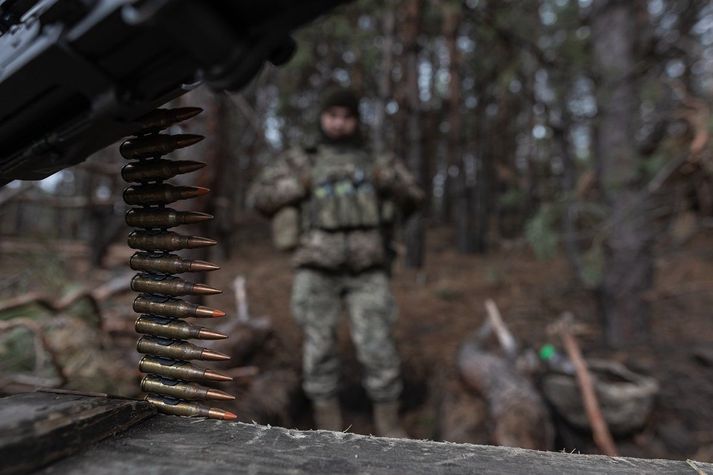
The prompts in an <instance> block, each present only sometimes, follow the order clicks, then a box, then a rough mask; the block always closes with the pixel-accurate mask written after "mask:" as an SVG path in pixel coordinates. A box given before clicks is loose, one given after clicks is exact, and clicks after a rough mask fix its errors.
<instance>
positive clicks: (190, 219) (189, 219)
mask: <svg viewBox="0 0 713 475" xmlns="http://www.w3.org/2000/svg"><path fill="white" fill-rule="evenodd" d="M183 213H184V215H183V224H198V223H203V222H205V221H210V220H211V219H213V215H212V214H208V213H201V212H199V211H184V212H183Z"/></svg>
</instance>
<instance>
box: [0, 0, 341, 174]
mask: <svg viewBox="0 0 713 475" xmlns="http://www.w3.org/2000/svg"><path fill="white" fill-rule="evenodd" d="M346 1H348V0H300V1H295V0H4V1H0V185H4V184H5V183H7V182H9V181H11V180H14V179H23V180H38V179H42V178H45V177H47V176H49V175H51V174H53V173H55V172H57V171H59V170H61V169H63V168H66V167H68V166H71V165H74V164H76V163H79V162H81V161H82V160H84V159H86V157H88V156H89V155H90V154H92V153H93V152H95V151H97V150H99V149H101V148H103V147H106V146H107V145H109V144H111V143H113V142H115V141H117V140H118V139H120V138H121V137H124V136H127V135H131V134H133V133H134V132H136V131H137V130H139V129H141V128H142V126H141V124H139V123H137V120H138V119H139V118H140V117H142V116H144V115H146V114H147V113H148V112H150V111H152V110H153V109H155V108H156V107H158V106H160V105H161V104H164V103H166V102H168V101H169V100H171V99H174V98H175V97H178V96H180V95H181V94H183V93H185V92H187V91H188V90H190V89H191V88H193V87H195V85H197V84H199V83H206V84H207V85H208V86H209V87H211V88H212V89H214V90H228V91H236V90H238V89H240V88H241V87H243V86H244V85H245V84H246V83H247V82H248V81H250V79H252V78H253V77H254V76H255V75H256V74H257V73H258V71H259V70H260V68H261V67H262V66H263V65H264V64H265V62H268V61H269V62H271V63H273V64H276V65H280V64H283V63H285V62H286V61H287V60H289V58H290V57H291V55H292V53H293V51H294V50H295V42H294V41H293V39H292V38H291V36H290V35H291V33H292V32H293V31H294V30H295V29H296V28H298V27H299V26H301V25H303V24H305V23H308V22H310V21H312V20H314V19H315V18H316V17H317V16H319V15H321V14H323V13H326V12H327V11H329V10H330V9H331V8H332V7H334V6H336V5H338V4H340V3H346Z"/></svg>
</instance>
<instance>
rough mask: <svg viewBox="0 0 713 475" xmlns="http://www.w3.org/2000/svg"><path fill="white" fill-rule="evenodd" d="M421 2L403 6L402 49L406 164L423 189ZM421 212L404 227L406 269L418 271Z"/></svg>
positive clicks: (421, 253) (422, 229)
mask: <svg viewBox="0 0 713 475" xmlns="http://www.w3.org/2000/svg"><path fill="white" fill-rule="evenodd" d="M422 17H423V0H409V2H408V3H407V4H406V6H405V20H404V25H405V26H404V46H405V49H406V89H407V103H408V108H407V110H408V119H407V126H406V130H407V137H408V138H407V141H408V164H409V167H410V168H411V171H412V172H413V173H414V175H415V176H416V178H417V180H418V181H419V185H420V186H421V187H422V188H425V186H426V184H427V183H426V180H425V177H424V173H423V170H424V163H423V153H422V147H421V145H422V144H421V98H420V97H419V86H418V76H419V71H418V63H419V61H418V60H419V46H418V37H419V34H420V32H421V20H422ZM425 234H426V233H425V220H424V211H423V210H419V211H418V212H416V213H414V215H413V216H412V217H411V218H410V220H409V222H408V223H407V226H406V235H405V238H406V265H407V266H409V267H413V268H421V267H423V264H424V258H425V241H426V236H425Z"/></svg>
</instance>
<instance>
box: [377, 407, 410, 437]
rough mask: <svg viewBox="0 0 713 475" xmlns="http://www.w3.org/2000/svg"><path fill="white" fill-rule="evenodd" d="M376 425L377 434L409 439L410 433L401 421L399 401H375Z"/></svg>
mask: <svg viewBox="0 0 713 475" xmlns="http://www.w3.org/2000/svg"><path fill="white" fill-rule="evenodd" d="M374 425H375V426H376V435H378V436H379V437H391V438H394V439H407V438H408V435H407V434H406V431H405V430H404V428H403V427H401V423H400V422H399V402H398V401H387V402H375V403H374Z"/></svg>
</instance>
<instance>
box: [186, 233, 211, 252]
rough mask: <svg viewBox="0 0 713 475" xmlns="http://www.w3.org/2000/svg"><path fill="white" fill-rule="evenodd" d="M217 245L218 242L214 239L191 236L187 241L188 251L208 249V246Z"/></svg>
mask: <svg viewBox="0 0 713 475" xmlns="http://www.w3.org/2000/svg"><path fill="white" fill-rule="evenodd" d="M216 244H218V241H216V240H214V239H209V238H205V237H200V236H191V237H190V238H189V239H188V246H187V247H188V249H195V248H199V247H209V246H215V245H216Z"/></svg>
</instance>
